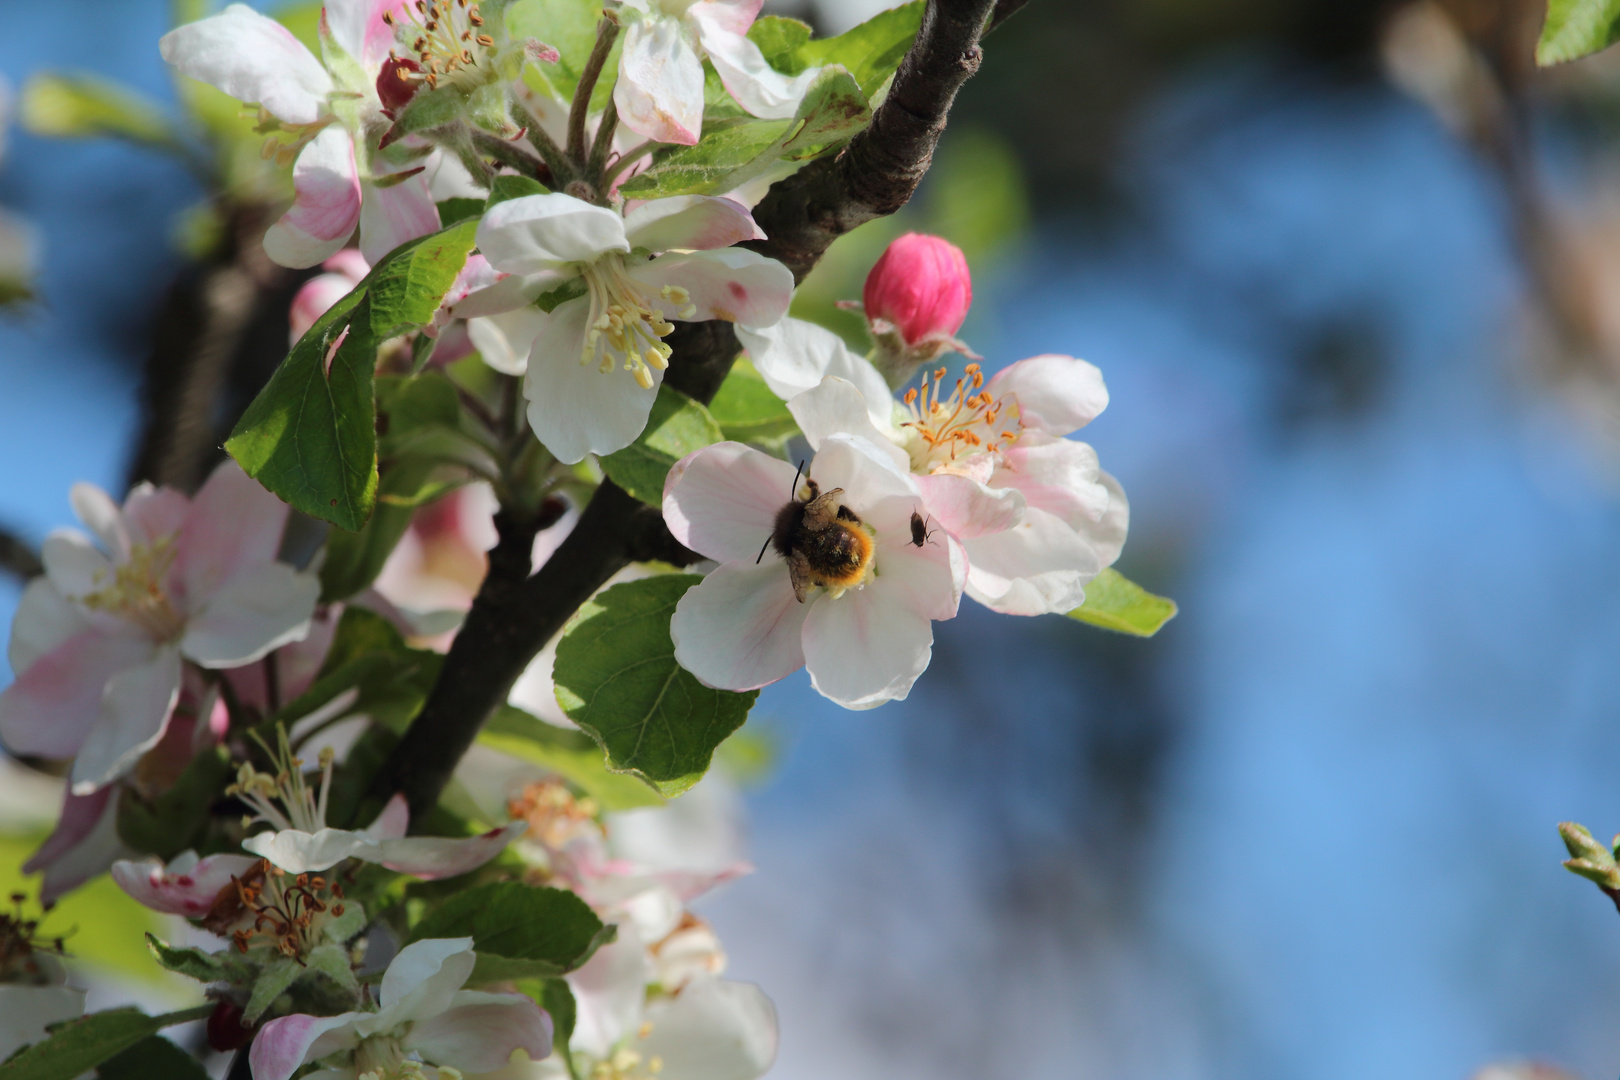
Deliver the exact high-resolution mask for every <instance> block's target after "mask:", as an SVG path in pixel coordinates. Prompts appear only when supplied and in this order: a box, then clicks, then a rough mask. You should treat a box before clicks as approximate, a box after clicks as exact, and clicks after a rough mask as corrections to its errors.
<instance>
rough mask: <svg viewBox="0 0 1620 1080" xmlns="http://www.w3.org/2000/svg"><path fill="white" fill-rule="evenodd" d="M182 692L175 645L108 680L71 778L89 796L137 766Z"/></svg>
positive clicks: (76, 790) (77, 790) (78, 790)
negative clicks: (94, 720)
mask: <svg viewBox="0 0 1620 1080" xmlns="http://www.w3.org/2000/svg"><path fill="white" fill-rule="evenodd" d="M179 697H180V652H179V650H178V649H176V648H174V647H173V646H171V645H165V646H162V647H161V648H159V649H158V650H157V651H156V652H155V653H154V654H153V655H152V657H151V659H149V660H147V661H145V662H143V663H140V664H136V665H134V666H132V667H127V668H125V669H124V670H122V671H120V672H118V673H117V674H116V675H114V676H113V677H112V678H110V679H108V680H107V684H106V692H105V693H104V694H103V695H102V699H101V709H100V712H99V714H98V715H97V717H96V722H95V724H94V725H93V726H92V727H91V728H90V731H89V733H88V734H87V735H86V736H85V739H84V745H83V746H81V747H80V748H79V753H78V756H77V757H75V758H74V759H73V771H72V773H71V774H70V779H71V780H72V784H73V791H74V793H75V794H77V795H88V794H89V793H90V792H92V791H94V790H95V789H96V788H98V787H100V786H101V785H103V784H106V783H110V782H111V781H113V780H115V779H117V778H118V777H120V776H122V775H123V774H124V773H126V772H128V771H129V770H130V769H132V768H134V767H135V762H136V760H137V759H139V758H140V756H141V755H142V754H144V753H146V752H147V751H148V750H150V749H151V748H152V747H153V746H156V745H157V742H158V740H159V739H161V738H162V737H163V729H164V728H165V727H166V726H167V725H168V723H169V715H170V713H172V712H173V711H174V703H175V702H176V701H177V700H178V699H179Z"/></svg>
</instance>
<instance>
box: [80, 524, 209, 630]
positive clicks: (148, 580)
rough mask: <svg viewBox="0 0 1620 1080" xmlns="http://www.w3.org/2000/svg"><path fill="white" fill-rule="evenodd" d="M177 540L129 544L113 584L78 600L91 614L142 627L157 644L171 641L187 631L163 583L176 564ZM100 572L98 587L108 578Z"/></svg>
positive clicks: (116, 566)
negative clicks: (104, 615) (96, 612)
mask: <svg viewBox="0 0 1620 1080" xmlns="http://www.w3.org/2000/svg"><path fill="white" fill-rule="evenodd" d="M174 556H175V537H174V536H172V535H170V536H164V537H161V538H159V539H157V540H154V541H153V542H152V543H150V544H142V543H133V544H131V545H130V551H129V558H128V560H126V561H124V562H122V563H118V564H117V565H115V566H113V567H112V581H111V582H109V583H108V584H106V585H104V586H102V587H101V588H99V589H97V590H96V591H95V592H92V593H88V594H86V595H84V596H80V597H76V598H75V599H77V600H78V602H79V603H81V604H83V605H84V606H85V607H87V608H89V609H90V610H92V611H104V612H107V613H108V614H112V615H117V616H120V617H122V618H124V619H128V620H129V621H130V622H132V623H134V624H135V625H136V626H139V627H140V628H141V629H143V630H145V631H146V632H147V633H149V634H150V635H151V636H152V637H153V638H154V639H155V640H157V641H171V640H173V639H174V638H176V637H178V636H179V635H180V632H181V631H182V630H184V629H185V624H186V621H185V618H184V617H183V616H182V615H181V614H180V613H179V612H178V611H176V610H175V607H174V604H173V603H171V602H170V599H169V595H168V593H167V592H166V591H165V590H164V587H163V582H164V579H165V578H166V577H167V576H168V573H169V568H170V567H172V566H173V565H174ZM105 576H106V573H105V571H97V573H96V576H95V579H94V580H95V581H96V583H97V584H100V582H101V581H102V580H103V579H104V578H105Z"/></svg>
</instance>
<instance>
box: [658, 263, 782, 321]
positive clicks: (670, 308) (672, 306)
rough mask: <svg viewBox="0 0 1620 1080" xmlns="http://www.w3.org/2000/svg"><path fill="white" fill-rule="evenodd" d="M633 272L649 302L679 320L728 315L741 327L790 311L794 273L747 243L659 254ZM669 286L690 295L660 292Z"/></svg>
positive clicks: (669, 316)
mask: <svg viewBox="0 0 1620 1080" xmlns="http://www.w3.org/2000/svg"><path fill="white" fill-rule="evenodd" d="M629 272H630V277H631V278H633V279H634V280H636V281H639V282H642V283H643V284H644V285H646V286H647V287H648V290H649V292H648V295H647V300H648V302H649V303H651V304H652V305H653V306H654V307H656V308H658V309H659V310H661V311H662V312H663V313H664V317H665V318H667V319H671V320H674V321H676V322H681V321H702V320H705V319H724V320H725V321H726V322H734V323H740V324H742V325H743V326H770V325H771V324H772V323H775V322H777V321H778V320H779V319H781V318H782V316H783V315H785V314H787V309H788V304H789V302H791V301H792V299H793V274H792V273H791V272H790V271H789V270H788V268H787V267H785V266H783V265H782V264H781V263H779V262H777V261H776V260H775V259H767V258H766V257H765V256H763V255H760V254H757V253H755V252H752V251H748V250H747V249H745V248H722V249H720V250H719V251H693V252H690V253H688V254H684V255H660V256H658V257H657V258H655V259H653V260H652V261H651V262H648V263H644V264H642V265H640V266H632V267H631V268H630V271H629ZM666 285H673V286H676V287H678V288H681V289H685V290H686V293H687V295H688V296H689V297H690V300H689V301H682V302H676V301H675V300H672V299H669V298H668V297H665V296H663V295H661V291H662V290H663V288H664V287H665V286H666ZM694 307H695V308H696V309H697V310H696V311H693V310H692V308H694Z"/></svg>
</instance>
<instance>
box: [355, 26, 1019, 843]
mask: <svg viewBox="0 0 1620 1080" xmlns="http://www.w3.org/2000/svg"><path fill="white" fill-rule="evenodd" d="M994 3H995V0H931V2H930V3H929V5H928V8H927V10H926V11H925V13H924V15H923V21H922V27H921V29H919V31H918V33H917V40H916V42H915V43H914V44H913V45H912V48H911V51H910V52H909V53H908V54H907V55H906V58H905V60H904V61H903V62H902V63H901V65H900V70H899V72H898V73H897V74H896V75H895V80H894V84H893V86H892V88H891V89H890V91H889V96H888V97H887V98H886V99H885V100H884V102H883V104H882V105H880V106H879V107H878V109H877V111H876V113H875V115H874V116H873V118H872V124H871V126H870V127H869V128H867V130H866V131H863V132H862V133H861V134H859V135H857V136H856V137H855V138H854V139H853V140H851V142H850V145H849V146H848V148H846V149H845V150H844V152H843V153H841V154H839V155H838V156H837V157H835V158H824V159H822V160H821V161H818V162H816V163H815V164H813V165H811V166H809V167H808V168H806V169H803V170H801V171H800V172H799V173H797V174H795V175H794V176H791V177H789V178H787V179H785V180H782V181H779V182H778V183H777V184H776V185H775V186H773V187H772V188H771V190H770V193H769V194H768V195H767V196H766V198H765V200H764V201H763V202H762V203H760V205H759V207H758V208H756V210H755V212H754V217H755V220H756V221H757V222H758V223H759V225H760V228H761V229H763V230H764V231H765V233H766V235H767V237H768V238H767V239H765V240H763V241H757V242H755V243H753V244H750V245H749V246H750V247H753V248H755V249H756V250H758V251H761V252H763V253H764V254H766V255H770V256H772V257H774V258H777V259H780V260H782V261H783V262H784V263H786V264H787V265H788V267H789V268H790V269H792V271H793V273H794V276H795V278H796V279H801V280H802V279H803V277H804V275H805V274H807V273H809V272H810V269H811V268H812V267H813V266H814V265H815V264H816V261H817V260H818V259H820V258H821V255H822V253H823V252H825V251H826V250H827V247H828V245H830V244H831V243H832V242H833V240H835V239H837V237H839V236H841V235H843V234H844V233H846V232H848V231H849V230H851V229H853V228H855V227H856V226H858V225H860V224H863V223H864V222H867V221H870V220H872V219H873V218H877V217H881V216H883V215H885V214H891V213H893V212H894V211H896V210H898V209H899V208H900V207H901V206H904V205H905V203H906V200H907V199H909V198H910V197H911V194H912V192H914V191H915V190H916V188H917V184H918V183H919V182H920V181H921V180H922V177H923V174H924V173H926V172H927V171H928V166H929V163H930V162H931V161H932V159H933V153H934V147H935V145H936V144H937V143H938V141H939V136H940V134H941V132H943V131H944V130H945V117H946V114H947V113H948V112H949V110H950V107H951V103H952V102H953V101H954V100H955V98H956V92H957V90H958V89H960V88H961V86H962V84H963V83H964V82H966V81H967V79H968V77H969V76H970V75H972V74H973V73H974V72H975V71H976V70H978V67H979V58H980V53H979V46H978V41H979V36H980V32H981V30H982V28H983V27H984V26H985V25H986V20H987V19H988V17H989V15H990V11H991V8H992V6H993V5H994ZM577 105H578V102H577V101H576V109H577ZM573 142H578V143H579V145H581V146H582V145H583V134H582V133H581V135H580V136H579V137H578V139H576V140H571V143H573ZM668 342H669V344H670V347H671V348H672V349H673V357H672V360H671V364H670V369H669V372H668V374H667V376H666V378H665V381H666V383H668V385H670V386H671V387H673V388H675V389H677V390H680V391H681V392H683V393H685V394H687V395H689V396H691V397H693V398H695V399H696V400H698V401H700V402H704V403H707V402H708V401H710V400H712V399H713V397H714V395H715V392H716V391H717V390H719V388H720V384H721V382H723V381H724V380H725V377H726V374H727V372H729V371H730V370H731V365H732V362H733V361H734V360H735V359H736V356H737V352H738V347H737V336H736V333H735V331H734V329H733V327H732V326H731V324H730V323H726V322H706V323H682V324H679V325H677V327H676V329H675V332H674V333H673V334H671V335H670V336H669V338H668ZM496 527H497V530H498V532H499V534H500V542H499V543H498V544H497V545H496V547H495V550H494V551H492V552H491V553H490V566H489V573H488V575H487V576H486V577H485V579H484V583H483V586H482V587H481V588H480V589H479V591H478V596H477V597H476V598H475V599H474V600H473V606H472V610H471V611H470V612H468V614H467V621H466V622H465V623H464V624H463V625H462V628H461V632H460V633H459V634H457V635H456V639H455V641H454V643H452V645H451V646H450V652H449V654H448V655H447V656H446V657H445V661H444V667H443V668H442V669H441V671H440V674H439V680H438V682H437V683H436V684H435V685H434V687H433V691H432V693H431V694H430V695H429V696H428V700H427V702H426V703H425V704H424V705H423V707H422V711H421V713H419V714H418V715H417V717H416V719H415V720H414V721H413V722H412V723H411V726H410V728H409V729H408V730H407V731H406V732H405V735H404V737H403V738H401V740H400V741H399V744H398V745H397V746H396V747H395V748H394V751H393V752H392V753H391V754H390V755H389V757H388V760H387V761H386V762H384V764H383V767H382V768H381V769H380V770H379V771H378V773H377V776H376V778H375V779H374V781H373V783H372V786H371V791H370V793H369V794H370V800H371V801H372V802H373V804H374V805H373V807H370V808H367V809H365V810H362V811H361V815H360V816H364V814H365V813H367V812H369V811H370V810H371V809H374V807H375V805H380V804H381V803H382V802H383V801H384V800H386V799H387V798H388V797H389V796H391V795H392V794H393V793H394V792H396V791H403V792H404V793H405V796H406V799H407V800H408V801H409V803H410V808H411V820H412V821H421V820H422V819H423V817H424V816H425V815H426V814H427V813H428V811H430V810H431V809H432V808H433V807H434V805H435V804H436V803H437V802H438V798H439V794H440V792H441V791H443V790H444V786H445V784H446V783H448V782H449V779H450V775H451V773H452V772H453V771H454V769H455V767H456V765H457V763H459V762H460V760H461V758H462V755H463V754H465V753H466V751H467V749H468V747H470V746H471V745H472V743H473V740H474V739H475V738H476V737H477V735H478V730H479V728H480V727H482V726H483V723H484V720H485V719H486V718H487V717H488V716H489V715H490V714H491V713H492V712H493V711H494V710H495V709H496V708H497V707H499V706H500V704H501V703H502V702H504V701H505V700H506V695H507V693H508V692H509V691H510V690H511V687H512V684H513V683H514V682H515V681H516V680H517V677H518V676H519V675H520V674H522V672H523V669H524V668H525V667H526V666H527V665H528V663H529V661H530V660H532V659H533V658H534V656H535V654H536V653H538V652H539V651H540V649H541V648H542V647H544V645H545V643H546V642H547V641H549V640H550V639H551V638H552V636H553V635H555V634H556V633H557V632H558V631H559V630H561V629H562V627H563V625H564V624H565V623H566V622H567V621H568V619H569V617H570V616H571V615H573V613H574V612H575V611H576V610H577V609H578V608H579V606H580V605H581V604H583V603H584V602H585V601H586V600H588V599H589V598H590V596H591V594H593V593H594V592H596V590H597V589H599V588H601V587H602V585H603V584H604V583H606V582H607V580H608V578H610V577H612V576H613V575H614V574H615V573H617V572H618V571H619V570H620V569H622V568H623V567H625V566H626V565H628V564H629V563H631V562H638V561H645V560H648V559H661V560H663V561H665V562H670V563H674V564H676V565H678V566H685V565H689V564H690V563H692V562H695V561H696V560H697V556H696V555H695V554H693V553H692V552H690V551H687V550H686V549H685V548H682V547H681V546H680V545H679V544H678V543H676V541H675V540H674V538H673V537H671V536H670V534H669V530H668V529H667V528H665V526H664V521H663V517H662V516H661V515H660V513H659V512H658V510H657V509H655V508H654V507H651V506H648V505H646V504H645V503H642V502H640V501H638V500H636V499H634V498H632V497H631V496H629V495H627V494H626V493H625V492H624V491H623V490H621V489H620V488H619V487H618V486H616V485H615V484H613V483H612V482H609V481H604V482H603V484H602V486H601V487H600V488H598V489H597V491H596V494H595V495H594V496H593V497H592V498H591V501H590V504H589V505H588V506H586V508H585V512H584V513H583V514H582V515H581V516H580V519H579V523H578V524H576V525H575V526H574V530H573V532H571V533H569V535H568V537H567V539H565V540H564V541H563V542H562V545H561V546H560V547H558V549H557V550H556V552H555V553H553V554H552V556H551V558H550V559H548V560H547V561H546V563H545V564H544V565H543V566H541V568H540V570H539V571H538V572H537V573H535V574H533V575H532V576H531V575H530V573H529V552H530V550H531V548H532V547H533V543H534V536H535V532H536V529H535V527H534V525H533V523H532V522H531V523H524V522H520V521H517V520H514V519H512V518H511V517H509V516H508V515H507V513H506V512H505V511H503V512H502V513H501V514H500V515H497V517H496Z"/></svg>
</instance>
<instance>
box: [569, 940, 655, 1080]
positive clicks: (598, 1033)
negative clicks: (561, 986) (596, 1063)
mask: <svg viewBox="0 0 1620 1080" xmlns="http://www.w3.org/2000/svg"><path fill="white" fill-rule="evenodd" d="M651 974H652V965H651V963H650V962H649V960H648V957H647V948H646V946H645V945H643V944H642V942H641V938H640V937H639V936H638V935H637V933H636V931H635V928H634V926H633V925H632V924H620V926H619V937H618V939H617V940H616V941H612V942H609V943H608V944H606V945H603V946H602V947H601V948H600V949H597V950H596V952H595V953H594V954H593V955H592V956H591V958H590V959H589V960H588V961H586V963H585V966H584V967H582V968H580V969H579V970H578V971H575V972H572V973H571V974H569V975H568V986H569V988H570V989H571V990H573V992H574V1003H575V1006H576V1009H577V1013H576V1016H575V1020H574V1036H573V1039H572V1041H571V1046H573V1047H574V1048H576V1049H579V1050H583V1051H584V1052H585V1053H587V1054H589V1055H591V1056H592V1057H595V1058H605V1057H607V1056H608V1055H609V1054H610V1053H612V1052H613V1047H614V1046H615V1045H616V1044H617V1043H618V1042H619V1040H620V1039H623V1038H624V1037H626V1036H628V1035H633V1034H634V1033H635V1032H636V1030H637V1029H638V1028H639V1027H640V1026H641V1015H642V1002H643V1000H644V999H645V998H646V994H647V979H648V977H649V976H650V975H651Z"/></svg>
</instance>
